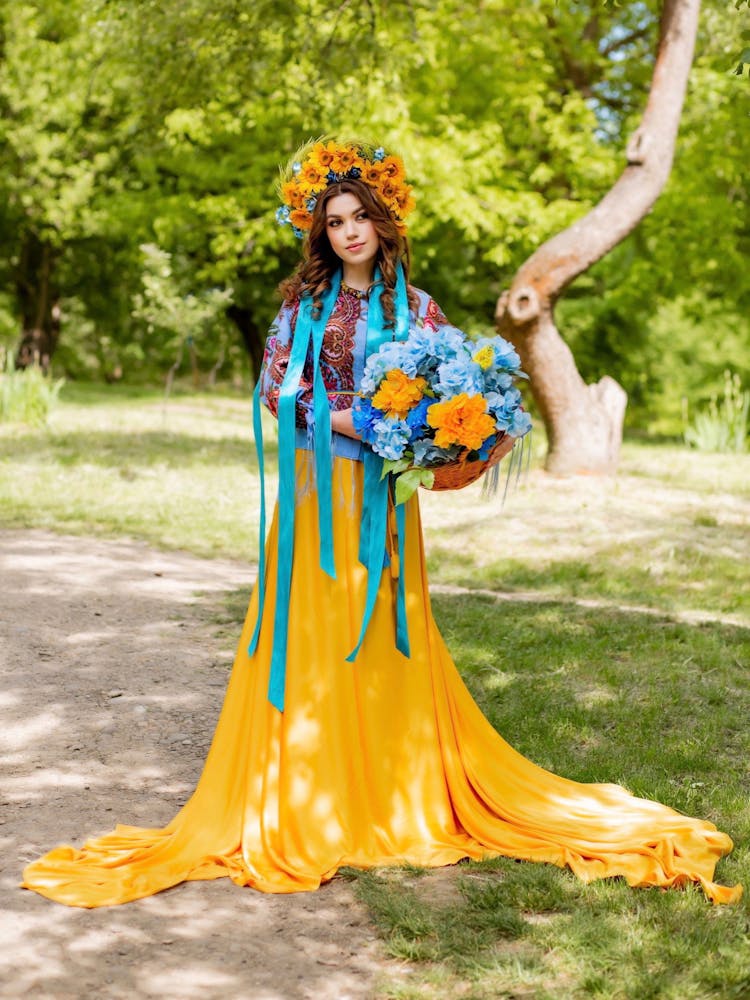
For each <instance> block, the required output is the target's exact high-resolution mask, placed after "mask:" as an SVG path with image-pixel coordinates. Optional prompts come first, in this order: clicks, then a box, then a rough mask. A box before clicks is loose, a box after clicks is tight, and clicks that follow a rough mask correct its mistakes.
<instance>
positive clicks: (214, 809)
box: [23, 451, 741, 907]
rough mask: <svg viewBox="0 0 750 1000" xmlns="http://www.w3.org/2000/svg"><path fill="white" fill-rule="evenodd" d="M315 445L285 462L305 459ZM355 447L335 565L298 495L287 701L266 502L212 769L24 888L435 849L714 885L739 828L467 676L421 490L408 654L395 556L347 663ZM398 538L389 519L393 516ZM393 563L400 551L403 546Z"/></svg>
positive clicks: (81, 895)
mask: <svg viewBox="0 0 750 1000" xmlns="http://www.w3.org/2000/svg"><path fill="white" fill-rule="evenodd" d="M311 461H312V458H311V455H310V453H309V452H302V451H300V452H298V455H297V463H298V471H299V472H300V475H301V476H304V475H306V474H307V472H309V469H305V468H304V466H305V465H309V463H310V462H311ZM362 474H363V473H362V464H361V463H359V462H355V461H351V460H349V459H346V458H340V457H337V458H335V459H334V467H333V504H334V545H335V555H336V565H337V568H338V575H337V579H331V578H330V577H329V576H327V575H326V574H325V573H324V572H323V571H322V570H321V569H320V566H319V560H318V545H317V537H318V525H317V500H316V495H315V492H314V491H310V492H308V493H307V495H304V496H302V497H300V498H299V500H298V508H297V516H296V521H295V561H294V572H293V576H292V587H291V599H290V603H291V609H290V610H291V615H292V621H293V622H294V628H292V629H290V631H289V646H288V671H287V682H286V683H287V690H286V707H285V711H284V712H283V713H280V712H279V711H278V710H277V709H275V708H274V707H273V705H272V704H271V703H270V702H269V701H268V699H267V697H266V692H267V689H268V678H269V667H270V661H271V646H272V638H273V614H274V600H275V580H276V541H277V516H276V514H275V515H274V519H273V523H272V525H271V529H270V531H269V537H268V543H267V567H266V575H267V588H268V589H267V599H266V603H265V608H264V612H263V618H262V623H261V629H260V635H259V640H258V646H257V650H256V653H255V655H254V656H253V657H252V658H250V657H249V656H248V653H247V647H248V642H249V639H250V634H251V631H252V627H253V625H254V622H255V615H256V610H257V597H256V595H255V594H253V597H252V599H251V601H250V607H249V609H248V615H247V620H246V623H245V627H244V629H243V633H242V637H241V639H240V642H239V650H238V654H237V659H236V662H235V665H234V669H233V672H232V676H231V679H230V682H229V686H228V689H227V694H226V699H225V702H224V706H223V709H222V712H221V716H220V719H219V722H218V726H217V729H216V733H215V735H214V739H213V743H212V745H211V749H210V751H209V755H208V758H207V760H206V764H205V769H204V771H203V774H202V776H201V778H200V781H199V783H198V786H197V788H196V790H195V792H194V794H193V796H192V798H191V799H190V800H189V801H188V802H187V804H186V805H185V806H184V807H183V808H182V810H181V811H180V812H179V813H178V814H177V816H175V818H174V819H173V820H172V822H171V823H170V824H169V825H168V826H167V827H165V828H164V829H140V828H136V827H131V826H118V827H117V828H116V829H115V830H114V832H112V833H110V834H107V835H106V836H104V837H100V838H98V839H96V840H91V841H89V842H88V843H87V844H85V846H84V847H83V849H81V850H76V849H75V848H73V847H67V846H66V847H58V848H56V849H55V850H53V851H50V852H49V853H48V854H47V855H45V856H44V857H43V858H41V859H39V860H38V861H34V862H33V863H31V864H30V865H29V866H28V867H27V868H26V870H25V872H24V882H23V885H24V886H25V887H26V888H28V889H33V890H35V891H36V892H38V893H41V894H42V895H44V896H48V897H49V898H50V899H55V900H58V901H59V902H62V903H67V904H69V905H72V906H83V907H95V906H106V905H112V904H115V903H124V902H126V901H128V900H133V899H138V898H140V897H143V896H148V895H151V894H153V893H155V892H159V891H160V890H162V889H166V888H168V887H169V886H172V885H175V884H176V883H178V882H182V881H184V880H190V879H213V878H220V877H223V876H228V877H230V878H231V879H233V881H235V882H236V883H237V884H239V885H249V886H253V887H255V888H256V889H260V890H263V891H264V892H279V893H281V892H298V891H304V890H312V889H315V888H317V887H318V886H319V885H320V883H321V882H323V881H325V880H326V879H330V878H331V877H332V876H333V875H334V874H335V872H336V870H337V868H339V866H341V865H353V866H357V867H370V866H374V865H392V864H398V863H401V862H410V863H412V864H415V865H426V866H438V865H445V864H449V863H451V862H455V861H458V860H459V859H460V858H465V857H470V858H482V857H487V856H492V855H507V856H510V857H516V858H525V859H529V860H533V861H546V862H552V863H553V864H556V865H561V866H564V865H568V866H569V867H570V868H571V869H572V870H573V871H574V872H575V873H576V874H577V875H579V876H580V877H581V878H582V879H584V880H586V881H588V880H590V879H595V878H604V877H607V876H622V877H624V878H625V879H626V880H627V881H628V882H629V883H630V884H631V885H644V886H646V885H648V886H672V885H682V884H684V883H686V882H697V883H700V884H701V885H702V886H703V888H704V890H705V892H706V895H707V896H708V897H709V898H710V899H712V900H713V901H715V902H721V903H726V902H732V901H735V900H737V899H739V896H740V893H741V889H740V887H735V888H728V887H724V886H719V885H717V884H715V883H714V882H713V881H712V880H713V874H714V867H715V864H716V862H717V860H718V859H719V858H720V857H721V856H722V855H723V854H725V853H726V852H727V851H729V850H730V849H731V847H732V842H731V840H730V839H729V837H728V836H726V835H725V834H723V833H720V832H719V831H717V829H716V828H715V827H714V826H713V825H712V824H711V823H709V822H706V821H703V820H699V819H692V818H689V817H687V816H683V815H681V814H679V813H677V812H675V811H674V810H672V809H670V808H668V807H666V806H663V805H660V804H659V803H657V802H651V801H646V800H644V799H639V798H635V797H633V796H632V795H630V794H629V793H628V792H627V791H625V789H623V788H620V787H618V786H616V785H605V784H596V785H594V784H590V785H584V784H579V783H577V782H575V781H569V780H567V779H565V778H561V777H558V776H556V775H554V774H551V773H550V772H548V771H545V770H543V769H542V768H540V767H537V766H536V765H535V764H533V763H532V762H530V761H529V760H526V759H525V758H524V757H522V756H521V755H520V754H519V753H517V752H516V751H515V750H513V749H512V747H510V746H509V745H508V744H507V743H506V742H505V741H504V740H503V739H502V738H501V737H500V736H499V735H498V734H497V733H496V732H495V730H494V729H493V728H492V727H491V725H490V724H489V722H488V721H487V720H486V719H485V718H484V716H483V715H482V714H481V712H480V710H479V708H478V707H477V705H476V704H475V703H474V701H473V700H472V698H471V696H470V694H469V692H468V691H467V689H466V687H465V686H464V684H463V682H462V680H461V678H460V676H459V674H458V672H457V670H456V667H455V666H454V664H453V662H452V660H451V657H450V655H449V653H448V650H447V649H446V647H445V644H444V642H443V640H442V638H441V636H440V633H439V632H438V629H437V626H436V625H435V622H434V620H433V617H432V613H431V610H430V600H429V596H428V590H427V578H426V574H425V564H424V553H423V548H422V536H421V529H420V521H419V510H418V503H417V500H416V498H414V499H412V500H410V501H409V504H408V506H407V510H406V522H407V524H406V552H405V571H406V577H405V585H406V605H407V613H408V618H409V631H410V637H411V647H412V648H411V657H410V658H409V659H407V658H405V657H404V656H402V655H401V653H399V652H398V651H397V650H396V649H395V648H394V643H393V621H394V593H395V588H396V586H397V582H396V580H395V579H394V577H393V575H392V574H393V571H392V570H391V569H390V568H389V569H385V570H384V572H383V576H382V579H381V585H380V589H379V592H378V599H377V602H376V607H375V610H374V612H373V619H372V624H371V627H370V629H369V630H368V633H367V636H366V638H365V642H364V644H363V647H362V650H361V652H360V655H359V657H358V658H357V662H356V663H354V664H350V663H347V662H346V661H345V658H346V656H347V654H348V652H349V651H350V650H351V648H352V646H353V644H354V642H355V641H356V638H357V633H358V631H359V627H360V622H361V614H362V607H363V604H364V600H365V593H366V589H367V579H366V576H367V575H366V570H365V568H364V567H363V566H362V564H361V563H360V562H359V560H358V549H359V523H360V514H361V504H362ZM389 538H391V544H392V545H393V544H394V543H393V540H392V532H389ZM392 555H393V561H394V564H396V565H397V559H396V553H395V552H393V553H392Z"/></svg>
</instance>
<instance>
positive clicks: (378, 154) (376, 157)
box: [372, 146, 385, 163]
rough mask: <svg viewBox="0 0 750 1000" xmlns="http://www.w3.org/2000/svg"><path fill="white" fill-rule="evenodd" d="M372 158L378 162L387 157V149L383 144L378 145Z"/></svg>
mask: <svg viewBox="0 0 750 1000" xmlns="http://www.w3.org/2000/svg"><path fill="white" fill-rule="evenodd" d="M372 158H373V160H374V161H375V162H376V163H380V162H381V161H382V160H384V159H385V150H384V149H383V147H382V146H378V148H377V149H376V150H375V152H374V153H373V154H372Z"/></svg>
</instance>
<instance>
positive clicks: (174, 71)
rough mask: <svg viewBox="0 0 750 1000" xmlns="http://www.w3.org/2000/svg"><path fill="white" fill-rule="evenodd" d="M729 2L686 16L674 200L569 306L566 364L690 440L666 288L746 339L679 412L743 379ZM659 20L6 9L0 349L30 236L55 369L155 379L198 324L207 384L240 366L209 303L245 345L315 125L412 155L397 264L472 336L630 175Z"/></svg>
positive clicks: (617, 8) (52, 5) (670, 196)
mask: <svg viewBox="0 0 750 1000" xmlns="http://www.w3.org/2000/svg"><path fill="white" fill-rule="evenodd" d="M740 16H741V15H738V14H735V13H734V12H733V11H731V10H730V11H727V7H726V4H724V3H720V2H719V0H709V2H707V3H705V4H704V5H703V14H702V26H701V38H700V40H699V45H698V48H697V52H698V56H697V59H696V65H695V69H694V73H693V77H692V84H691V88H690V92H689V94H688V100H687V105H686V109H685V118H684V127H683V129H682V132H681V135H680V141H679V146H678V155H677V160H676V163H675V168H674V174H673V178H672V180H671V182H670V185H669V188H668V190H667V192H666V193H665V195H664V197H663V198H662V199H660V200H659V202H658V203H657V205H656V207H655V210H654V211H653V212H652V213H651V215H650V216H649V218H648V219H647V220H646V221H645V222H644V224H643V225H642V226H641V227H640V229H639V231H638V233H636V234H635V235H634V236H633V237H631V239H630V240H629V241H627V243H626V244H625V245H623V247H621V248H619V249H618V250H617V251H616V252H615V253H613V254H611V255H610V256H609V258H608V259H607V260H605V261H603V262H601V263H600V264H599V265H598V266H597V268H595V269H594V271H592V272H591V273H590V274H589V275H586V276H585V277H584V278H583V279H581V281H580V282H579V283H578V284H577V285H576V287H575V288H574V289H572V290H571V294H572V296H573V298H572V299H571V300H570V304H569V302H568V300H567V298H566V299H565V300H564V301H563V303H562V306H561V310H560V318H561V327H562V330H563V333H564V334H565V335H566V336H569V339H570V342H571V344H572V345H573V347H574V349H575V351H576V356H577V357H578V355H579V353H580V357H581V364H582V368H583V370H584V374H586V376H587V377H597V376H598V374H601V373H603V372H605V371H606V372H608V373H609V374H612V375H614V376H615V377H617V378H619V379H621V380H622V381H623V383H624V384H625V387H626V389H627V390H628V392H629V393H630V396H631V401H632V403H631V411H630V414H629V419H630V420H631V423H633V424H634V425H638V426H639V427H643V428H648V429H652V430H657V431H664V430H666V429H668V430H669V432H670V433H679V431H680V429H681V428H680V426H679V419H680V418H679V413H680V411H679V399H680V395H681V394H682V395H684V394H686V393H685V392H684V391H683V390H682V389H681V390H679V391H675V390H674V389H673V387H672V384H671V379H670V376H669V373H671V371H672V370H673V368H674V367H676V368H677V369H678V370H681V369H682V367H683V366H682V362H681V359H680V358H675V352H674V350H673V347H672V344H671V343H670V342H669V340H668V339H667V338H666V337H665V336H664V332H663V329H662V327H663V320H662V316H663V315H664V311H665V310H667V309H668V308H669V307H670V304H672V303H676V302H684V301H687V300H690V303H691V306H690V308H691V309H692V310H693V314H692V317H691V330H692V332H693V334H694V335H695V337H698V333H697V331H698V330H699V328H700V329H705V328H706V326H707V319H706V318H707V317H708V316H712V317H713V316H715V315H716V314H717V312H719V311H720V310H726V313H727V315H728V317H729V318H731V323H732V325H733V326H734V327H735V328H736V338H737V339H738V340H740V339H741V338H742V337H745V338H746V340H745V342H744V347H743V348H742V350H741V353H740V354H739V356H738V355H737V354H735V355H733V356H732V357H731V358H717V359H716V363H714V362H713V361H712V362H711V363H706V361H705V359H701V360H700V362H699V363H698V364H696V365H695V373H694V374H690V375H689V376H688V375H687V373H686V376H685V377H686V379H687V380H689V381H691V382H692V383H693V385H692V386H691V388H690V391H689V393H687V394H688V395H689V397H690V399H691V401H693V400H698V399H700V398H703V397H706V396H707V395H708V394H709V393H710V392H711V391H712V390H715V388H716V386H715V384H714V383H715V380H716V376H717V365H718V373H720V372H721V370H723V368H724V367H726V366H727V365H728V364H731V367H732V368H733V369H736V370H737V371H739V372H740V373H741V374H742V375H743V377H744V373H745V370H746V369H747V368H750V361H749V360H748V351H750V347H748V342H750V337H749V336H748V327H747V320H746V319H745V318H744V317H747V316H748V315H750V308H748V305H749V303H748V298H749V297H750V284H749V278H748V272H747V268H746V266H745V264H744V262H745V261H746V259H747V253H748V249H749V246H748V240H749V238H750V237H749V234H748V227H747V213H746V212H744V211H742V206H744V205H745V204H747V201H748V192H747V180H746V172H745V170H744V164H745V163H746V162H747V160H748V157H749V156H750V149H748V142H749V141H750V140H748V130H747V128H746V127H745V126H746V122H745V117H744V110H743V104H742V101H741V100H740V98H739V96H738V88H740V87H743V86H744V83H745V81H744V80H738V78H737V77H736V76H732V75H731V72H730V70H731V67H732V60H733V59H734V58H735V56H736V52H737V49H738V46H737V18H739V17H740ZM657 21H658V5H657V4H656V3H655V2H651V0H649V2H647V3H639V4H617V3H608V4H603V3H601V2H599V0H589V2H581V3H576V4H568V5H566V4H560V3H555V2H554V0H541V2H540V3H538V4H521V5H515V6H514V5H511V6H508V5H507V4H505V3H503V2H501V0H490V2H488V3H483V4H479V5H478V4H470V3H468V2H466V0H439V2H436V3H432V4H411V3H405V2H402V0H399V2H397V3H386V2H385V0H374V2H369V0H354V2H353V3H350V4H341V3H340V2H338V0H335V2H334V0H331V2H327V0H315V2H314V3H313V4H312V6H310V5H309V4H308V5H307V6H304V7H303V6H300V5H295V4H278V3H271V2H270V0H262V2H259V3H254V4H252V5H245V6H244V7H243V8H242V10H238V8H237V5H236V3H235V2H234V0H216V2H213V3H208V0H167V2H161V3H156V2H154V0H145V2H142V3H138V4H133V3H131V2H129V0H44V2H42V0H27V2H25V3H23V4H6V5H3V7H2V10H1V13H0V30H1V32H2V38H3V58H2V61H0V110H1V111H2V114H1V115H0V235H1V236H2V239H1V240H0V338H1V339H2V342H3V343H6V344H10V343H11V342H12V341H13V340H14V339H15V337H16V336H17V332H16V331H17V329H18V322H19V315H20V300H21V297H22V291H20V290H19V289H23V288H24V287H27V286H29V285H30V286H32V287H33V285H34V281H35V279H34V275H33V274H31V275H30V274H25V273H24V270H23V263H24V260H25V256H24V249H25V248H26V247H27V246H28V245H29V242H30V241H33V240H36V241H40V242H41V244H42V245H43V246H45V247H47V248H48V249H49V250H50V254H51V260H52V268H53V279H54V281H53V284H54V288H53V291H54V292H55V294H59V301H60V305H61V309H62V337H61V341H60V347H59V349H58V356H57V359H58V363H59V365H60V366H61V368H62V369H63V370H64V371H65V372H66V374H69V375H71V376H74V377H104V378H106V379H108V380H117V379H119V378H125V379H136V378H137V379H149V378H150V379H154V378H156V377H158V378H163V377H164V375H165V374H166V372H167V370H168V369H169V368H170V367H171V366H172V365H173V364H174V363H175V359H176V357H177V354H178V352H179V344H180V341H181V339H182V338H184V337H186V336H192V337H193V343H194V345H195V350H196V356H195V358H194V364H195V366H196V369H197V371H198V373H199V374H200V375H201V377H206V373H207V372H208V370H209V369H213V368H214V367H215V366H216V364H217V362H218V361H219V359H220V358H223V361H222V363H221V374H223V375H224V376H229V375H231V374H233V373H234V374H236V375H242V376H244V375H245V374H246V372H247V361H246V358H245V356H244V354H243V348H242V347H241V342H240V339H239V337H238V335H237V329H236V327H235V326H234V325H232V324H230V323H228V322H227V321H226V320H225V318H224V317H223V316H222V315H221V313H222V312H223V308H222V306H223V305H225V304H227V303H229V298H228V294H229V293H228V289H232V299H231V302H232V307H233V310H234V311H235V312H236V311H240V312H241V313H242V315H243V317H244V320H245V322H246V324H247V327H248V329H250V330H251V331H255V332H254V333H253V336H255V337H256V338H258V337H260V336H262V332H263V331H264V330H265V329H266V328H267V326H268V323H269V321H270V319H271V318H272V316H273V313H274V312H275V309H276V306H277V302H276V299H275V291H274V290H275V287H276V285H277V284H278V282H279V280H280V279H281V278H282V277H283V276H284V275H285V274H286V273H288V272H289V271H290V270H291V268H292V267H293V266H294V263H295V262H296V260H297V254H298V250H299V248H298V245H297V243H296V242H295V241H294V240H293V238H292V237H291V235H290V234H288V233H285V232H284V231H282V230H280V229H279V228H278V227H277V226H276V225H275V223H274V220H273V211H274V208H275V206H276V196H275V192H274V187H275V180H276V176H277V165H278V164H279V163H283V162H285V161H286V159H287V157H288V155H289V154H290V153H291V152H292V151H293V150H294V149H295V148H296V147H297V146H298V145H299V143H300V142H301V141H302V140H304V139H306V138H308V137H309V136H314V135H319V134H321V133H323V132H326V131H338V132H344V133H348V134H357V135H360V136H363V137H364V138H368V137H372V138H376V139H377V140H378V141H381V140H382V141H383V142H385V143H387V144H389V145H392V146H394V147H395V148H398V149H400V151H401V152H403V154H404V156H405V158H406V161H407V164H408V166H409V172H410V175H411V180H412V181H413V182H414V185H415V190H416V194H417V196H418V210H417V213H416V215H415V217H414V223H413V225H412V227H411V234H412V237H413V250H414V268H413V278H414V280H415V282H416V283H417V284H420V285H422V286H424V287H426V288H427V289H428V290H429V291H430V292H431V293H433V294H434V295H435V297H436V298H437V299H438V301H439V302H440V303H441V305H442V306H443V307H444V309H445V311H446V313H447V314H448V316H449V317H450V318H451V320H452V321H453V322H455V323H457V324H459V325H461V326H463V327H465V328H466V329H468V330H469V331H470V332H479V331H482V332H487V330H488V329H489V327H490V326H491V323H492V316H493V311H494V303H495V300H496V297H497V295H498V293H499V292H500V291H501V289H502V288H503V287H504V286H507V284H508V283H509V281H510V279H511V277H512V275H513V273H514V271H515V269H516V268H517V267H518V266H519V265H520V263H521V262H522V261H523V260H524V259H525V258H526V257H527V256H528V254H529V253H530V252H532V251H533V250H534V249H535V248H536V247H537V246H538V245H539V243H540V242H541V241H543V240H544V239H546V238H547V237H548V236H550V235H552V234H553V233H554V232H556V231H557V230H559V229H560V228H561V227H563V226H565V225H567V224H568V223H569V222H571V221H572V220H574V219H575V218H578V217H579V216H581V215H582V214H583V213H584V212H585V211H586V210H587V209H588V208H590V207H591V205H593V204H594V203H595V202H596V201H597V200H598V199H599V198H600V197H601V196H602V195H603V194H604V192H606V190H607V189H608V188H609V186H610V185H611V183H612V181H613V180H614V179H615V177H616V176H617V174H618V172H619V170H620V169H621V167H622V165H623V159H622V150H623V146H624V143H625V140H626V138H627V135H628V132H629V131H630V129H631V128H632V127H633V125H634V123H635V121H636V118H637V116H638V115H639V114H640V111H641V109H642V107H643V104H644V100H645V95H646V91H647V87H648V82H649V76H650V72H651V66H652V56H653V49H654V42H655V38H656V31H657ZM446 95H450V97H449V98H448V97H447V96H446ZM686 207H687V208H686ZM143 245H152V246H155V247H158V248H159V249H160V251H161V252H163V253H164V254H165V255H168V260H169V266H170V269H171V272H172V274H171V279H170V280H171V281H172V285H173V287H172V288H171V289H170V290H169V292H168V299H169V302H170V303H171V304H172V306H174V307H175V308H177V312H178V313H179V310H183V311H184V310H186V309H187V310H188V311H189V310H190V307H189V306H188V305H187V303H193V304H197V303H203V304H204V305H205V304H206V303H208V302H209V301H212V302H213V306H214V307H215V309H214V310H213V311H212V316H213V319H212V320H211V321H206V322H205V323H203V324H202V325H201V324H200V323H197V325H198V326H200V332H199V333H196V332H193V333H192V334H189V333H188V332H187V329H186V328H185V327H183V326H182V325H181V319H182V317H180V320H179V322H178V321H177V319H176V316H177V313H176V314H175V316H173V317H172V319H168V317H167V316H166V313H165V310H166V311H169V308H172V306H169V307H167V306H166V300H165V299H164V295H165V294H167V293H166V292H165V290H164V289H162V290H161V291H160V292H159V293H158V295H159V296H161V298H162V302H161V306H159V310H160V311H161V312H160V315H161V320H162V321H164V320H168V321H167V322H166V323H165V322H159V323H155V322H153V321H152V319H149V318H148V315H147V312H148V313H149V315H151V316H153V315H154V310H155V309H156V306H155V303H154V301H153V297H152V301H151V303H150V305H149V306H148V308H147V310H146V312H144V308H146V306H145V302H146V298H148V295H149V292H148V291H147V290H144V280H145V283H146V284H148V282H149V280H151V279H150V278H149V274H150V272H149V266H150V265H149V266H146V267H145V269H144V259H143V254H142V252H141V250H140V247H141V246H143ZM165 259H166V258H165ZM24 282H25V284H24ZM216 290H221V291H222V292H226V295H227V298H226V300H220V299H219V298H216V296H217V294H218V293H217V292H216ZM139 296H140V299H138V297H139ZM178 300H179V301H180V303H181V304H180V305H179V307H178ZM134 301H136V302H139V301H140V306H138V307H137V308H136V309H135V310H134V309H133V303H134ZM193 319H195V320H196V322H197V314H195V313H191V315H190V317H188V325H189V323H190V322H192V320H193ZM569 319H570V326H568V321H569ZM704 320H706V322H704ZM238 322H239V321H238ZM660 324H661V325H662V326H661V327H660ZM14 326H15V329H14ZM683 339H685V338H683ZM688 339H689V338H688ZM654 343H657V344H659V350H658V352H657V351H656V350H654V348H653V344H654ZM692 346H695V341H693V342H692ZM684 349H687V350H690V349H691V345H690V344H686V345H685V348H684ZM680 350H683V348H682V347H681V348H680ZM657 353H659V354H660V356H661V358H662V360H663V364H662V363H660V361H659V358H657V357H656V355H657ZM675 361H677V364H676V366H675V364H674V362H675ZM685 370H686V366H685ZM662 410H667V411H668V413H667V415H666V416H664V417H662V415H661V411H662Z"/></svg>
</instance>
